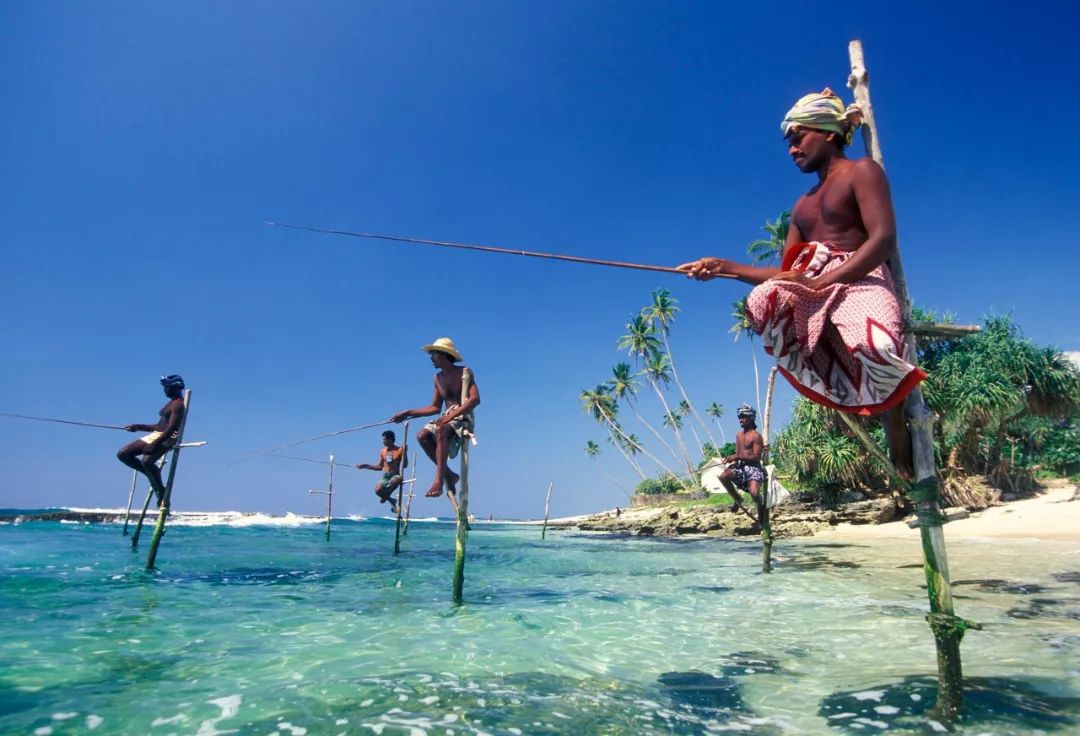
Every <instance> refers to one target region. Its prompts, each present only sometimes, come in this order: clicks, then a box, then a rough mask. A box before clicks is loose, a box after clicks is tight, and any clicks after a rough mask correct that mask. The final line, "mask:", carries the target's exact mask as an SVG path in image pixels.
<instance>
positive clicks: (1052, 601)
mask: <svg viewBox="0 0 1080 736" xmlns="http://www.w3.org/2000/svg"><path fill="white" fill-rule="evenodd" d="M1077 603H1078V602H1077V600H1076V599H1065V600H1058V599H1056V598H1031V599H1030V600H1026V601H1024V605H1022V606H1015V607H1013V608H1010V609H1009V610H1008V611H1006V612H1005V615H1006V616H1008V617H1009V618H1019V619H1034V618H1064V619H1068V620H1070V621H1080V606H1077V605H1076V604H1077ZM1063 606H1074V607H1072V608H1067V609H1065V610H1062V607H1063Z"/></svg>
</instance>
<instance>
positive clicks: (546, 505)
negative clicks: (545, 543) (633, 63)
mask: <svg viewBox="0 0 1080 736" xmlns="http://www.w3.org/2000/svg"><path fill="white" fill-rule="evenodd" d="M552 485H553V484H552V483H548V492H547V499H546V500H545V501H544V527H543V528H542V529H541V530H540V538H541V539H544V538H546V537H547V522H548V514H549V512H550V511H551V486H552Z"/></svg>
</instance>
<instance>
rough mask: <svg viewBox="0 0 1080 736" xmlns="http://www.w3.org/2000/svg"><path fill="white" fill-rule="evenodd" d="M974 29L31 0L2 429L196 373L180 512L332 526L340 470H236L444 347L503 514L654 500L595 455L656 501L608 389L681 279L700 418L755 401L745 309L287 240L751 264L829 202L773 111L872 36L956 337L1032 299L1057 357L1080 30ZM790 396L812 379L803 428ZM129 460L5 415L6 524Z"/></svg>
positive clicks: (108, 403)
mask: <svg viewBox="0 0 1080 736" xmlns="http://www.w3.org/2000/svg"><path fill="white" fill-rule="evenodd" d="M975 8H976V6H973V5H970V4H967V3H921V2H916V3H905V4H903V7H887V6H885V5H883V4H879V5H878V6H877V7H872V6H866V7H862V8H859V9H858V10H857V11H856V9H855V8H854V7H853V6H836V7H835V8H833V9H831V10H829V11H827V12H825V11H821V10H814V9H813V8H812V7H811V6H809V5H807V4H803V3H752V4H747V3H740V4H724V3H719V2H708V3H690V2H686V3H676V4H669V3H659V2H652V3H648V2H630V1H620V2H590V3H576V2H543V3H541V2H455V3H449V2H382V3H371V2H368V3H353V2H341V3H331V2H321V3H285V2H278V3H275V2H258V3H255V2H232V3H224V4H222V3H208V2H194V3H185V4H181V5H177V4H167V3H134V2H127V3H120V2H99V3H79V4H75V3H54V2H34V3H16V2H5V3H2V4H0V88H2V90H3V98H4V112H3V114H2V115H0V155H2V160H3V162H4V165H3V167H2V168H0V202H2V203H3V206H0V226H2V232H3V239H4V244H5V246H4V248H3V250H2V252H0V314H2V315H3V321H2V323H0V354H2V355H3V360H2V362H0V411H6V412H15V413H22V414H35V415H43V416H51V417H59V418H67V419H79V420H85V421H92V422H103V423H110V424H112V423H116V424H124V423H128V422H150V421H152V420H153V419H154V417H155V416H156V412H157V410H158V408H159V407H160V405H161V403H162V396H161V393H160V389H159V387H158V385H157V378H158V376H160V375H161V374H163V373H173V372H176V373H181V374H183V375H184V377H185V378H186V379H187V380H188V383H189V386H190V387H191V388H193V389H194V399H193V406H192V415H191V421H190V424H189V430H188V437H189V439H205V440H208V441H209V442H210V444H209V445H208V446H207V447H205V448H203V449H200V450H195V451H191V452H189V453H187V454H186V455H185V456H184V458H183V461H182V465H181V469H180V475H179V481H178V486H177V490H176V494H177V496H176V503H177V506H178V507H179V508H183V509H208V510H213V509H220V510H224V509H239V510H263V511H270V512H284V511H294V512H300V513H304V512H309V513H318V511H319V504H320V501H318V500H316V499H314V498H311V497H309V496H308V495H307V493H306V490H307V489H308V488H315V487H319V486H320V484H322V483H323V482H324V474H323V471H322V469H320V468H319V467H318V466H316V465H310V464H307V463H295V462H289V461H285V460H272V459H258V460H251V461H248V462H244V463H239V464H230V463H232V461H234V460H235V459H237V458H239V457H242V456H244V455H246V454H248V453H250V452H252V451H254V450H258V449H261V448H264V447H269V446H272V445H277V444H281V443H284V442H289V441H292V440H296V439H300V438H302V437H307V436H311V435H315V434H318V433H321V432H329V431H333V430H336V429H341V428H344V427H349V426H353V425H356V424H361V423H365V422H369V421H376V420H379V419H382V418H384V417H386V416H388V415H389V414H391V413H392V412H394V411H397V410H399V409H403V408H407V407H414V406H419V405H423V404H425V403H426V402H427V400H428V399H429V398H430V395H431V373H432V371H431V367H430V364H429V362H428V360H427V358H426V356H425V355H424V354H423V353H421V352H420V351H419V346H420V345H421V344H423V343H425V342H429V341H430V340H433V339H434V338H435V337H438V336H441V335H450V336H452V337H453V338H454V340H455V341H457V344H458V346H459V347H460V349H461V350H462V352H463V353H464V355H465V358H466V361H467V363H468V364H469V365H471V366H472V367H473V368H474V370H475V372H476V376H477V380H478V383H479V386H480V389H481V393H482V397H483V405H482V407H481V408H480V410H479V412H478V434H479V436H480V445H479V446H478V447H477V448H476V451H475V454H474V463H473V483H472V486H473V493H472V496H473V501H472V507H473V509H474V510H475V512H476V513H478V514H480V515H484V516H486V515H487V514H488V513H494V514H495V515H496V516H514V517H528V516H540V515H542V514H543V498H544V495H545V491H546V488H547V484H548V482H549V481H550V482H553V483H554V487H555V490H554V492H553V495H552V506H553V513H555V514H571V513H581V512H587V511H591V510H597V509H600V508H610V507H612V506H614V505H616V504H621V505H625V504H626V498H625V496H623V495H622V493H621V492H620V491H619V489H618V488H616V487H615V486H614V485H612V484H611V483H609V482H608V481H607V480H605V478H604V476H603V475H602V474H601V473H600V472H599V470H598V468H596V467H595V463H592V462H590V461H589V460H587V459H586V457H585V455H584V453H583V446H584V444H585V441H586V439H589V438H591V439H594V440H596V441H598V442H601V444H602V445H603V447H604V452H603V454H602V456H601V458H600V463H601V464H602V465H603V467H604V469H605V470H606V471H607V472H608V473H610V474H611V475H613V476H614V477H616V478H617V479H618V480H620V481H621V482H622V483H623V484H624V485H626V486H628V487H630V486H632V484H633V482H634V477H633V475H632V473H631V472H630V471H629V469H628V468H627V467H626V465H625V463H624V462H623V461H622V460H621V459H620V458H618V456H617V455H616V453H615V452H614V450H613V449H612V448H609V447H607V445H606V444H604V443H603V442H602V439H603V433H602V432H601V430H600V429H599V428H598V427H597V426H596V425H595V424H593V423H592V422H591V420H589V419H587V418H586V417H585V416H584V415H583V414H582V413H581V412H580V411H579V408H578V402H577V397H578V394H579V392H580V391H581V389H583V388H591V387H593V386H594V385H595V384H597V383H598V382H600V381H602V380H603V379H605V378H606V376H607V375H608V373H609V372H610V368H611V366H612V365H613V364H614V363H615V362H617V361H619V360H620V359H621V358H620V355H619V353H618V352H617V351H616V349H615V343H616V339H617V338H618V336H619V335H620V334H621V333H622V327H623V325H624V323H625V322H626V321H627V320H628V319H629V317H630V316H631V315H632V313H634V312H636V311H637V310H638V309H639V308H640V307H641V306H642V305H643V304H644V303H645V302H646V301H647V300H648V298H649V292H650V291H651V290H653V289H655V288H658V287H663V288H667V289H669V290H670V291H671V292H672V294H673V295H674V296H675V297H676V298H677V299H678V300H679V302H680V306H681V307H682V312H681V314H680V315H679V317H678V320H677V321H676V323H675V325H674V331H673V335H672V339H673V348H674V352H675V357H676V359H677V364H678V366H679V369H680V372H681V374H682V376H683V379H684V383H686V385H687V388H688V390H689V392H690V395H691V397H692V398H694V399H695V401H696V402H697V403H699V404H701V405H702V407H703V406H704V405H706V404H708V403H709V402H710V401H719V402H721V403H723V404H724V405H726V406H727V407H728V409H729V412H730V410H731V409H732V408H733V407H734V406H736V405H738V404H739V403H741V402H743V401H748V400H752V398H753V392H754V376H753V368H752V364H751V355H750V350H751V348H750V346H749V345H748V344H747V343H746V342H745V341H740V342H739V343H737V344H733V342H732V339H731V336H730V335H729V334H728V332H727V329H728V326H729V325H730V324H731V319H730V316H729V315H730V311H731V302H733V301H734V300H736V299H737V298H739V297H740V296H741V295H742V294H743V293H744V287H742V286H740V285H737V284H732V283H728V282H713V283H709V284H698V283H693V282H689V281H685V280H683V279H681V278H678V277H675V276H668V275H665V274H656V273H652V274H650V273H638V272H631V271H617V270H611V269H602V268H594V267H584V266H576V265H569V264H558V263H550V262H542V261H535V260H531V259H523V258H512V257H504V256H494V255H477V254H462V253H457V252H452V251H444V250H435V249H426V248H419V247H414V246H403V245H394V244H389V243H379V242H365V241H359V240H353V239H345V238H333V237H328V236H317V235H312V234H305V233H297V232H290V231H284V230H280V229H273V228H269V227H267V226H265V225H264V224H263V223H264V221H265V220H270V219H273V220H278V221H282V222H294V223H299V224H311V225H319V226H324V227H332V228H343V229H352V230H367V231H374V232H388V233H397V234H403V235H410V236H417V237H429V238H437V239H446V240H460V241H467V242H479V243H490V244H496V245H506V246H517V247H521V248H529V249H537V250H555V251H560V252H566V253H573V254H578V255H589V256H594V257H600V258H611V259H620V260H628V261H640V262H647V263H659V264H667V265H676V264H678V263H681V262H684V261H687V260H691V259H693V258H695V257H698V256H700V255H706V254H709V255H717V256H726V257H732V258H738V257H743V254H744V252H745V246H746V243H747V242H749V241H750V240H752V239H754V238H755V237H757V236H758V235H759V230H758V228H759V227H760V225H761V224H762V223H763V222H764V221H765V220H766V219H767V218H771V217H773V216H775V214H776V213H777V212H778V211H780V210H781V209H784V208H786V207H789V206H790V205H791V204H792V203H793V202H794V200H795V198H796V197H797V196H798V195H799V194H801V193H802V192H803V191H805V190H806V189H807V188H808V187H809V186H810V185H811V184H812V180H811V179H810V178H808V177H806V176H803V175H801V174H799V173H798V172H797V170H796V169H795V168H794V167H793V166H792V165H791V162H790V161H789V159H788V158H787V156H786V152H785V148H784V145H783V142H782V140H781V138H780V134H779V127H778V126H779V120H780V118H781V117H782V115H783V113H784V111H785V110H786V109H787V108H788V107H789V106H790V104H791V103H792V102H793V101H794V100H795V99H796V98H797V97H799V96H800V95H802V94H804V93H806V92H810V91H817V90H819V89H820V88H822V87H824V86H831V87H832V88H833V89H835V90H838V91H839V90H843V89H844V83H845V80H846V75H847V69H848V61H847V42H848V40H849V39H851V38H856V37H858V38H861V39H862V40H863V42H864V44H865V47H866V53H867V62H868V66H869V68H870V70H871V75H872V91H873V96H874V103H875V111H876V114H877V117H878V122H879V126H880V130H881V136H882V144H883V147H884V151H885V157H886V165H887V167H888V171H889V175H890V178H891V181H892V186H893V193H894V199H895V204H896V208H897V213H898V220H899V228H900V241H901V248H902V253H903V256H904V261H905V266H906V269H907V272H908V277H909V281H910V284H911V289H912V292H913V295H914V297H915V299H916V301H917V302H918V303H919V304H921V305H923V306H926V307H932V308H936V309H938V310H941V311H945V310H947V311H951V312H954V313H955V314H956V316H957V318H958V320H960V321H963V322H970V321H978V320H979V319H980V318H981V317H982V316H983V315H985V314H990V313H995V314H1000V313H1006V312H1009V313H1012V314H1013V315H1014V316H1015V318H1016V319H1017V320H1018V322H1019V323H1020V324H1021V326H1022V327H1023V329H1024V330H1025V332H1026V334H1027V335H1028V336H1030V337H1031V338H1032V339H1033V340H1035V341H1036V342H1038V343H1040V344H1052V345H1055V346H1058V347H1060V348H1062V349H1066V350H1076V349H1080V326H1078V324H1080V323H1078V321H1077V319H1076V317H1075V313H1076V306H1075V305H1076V299H1075V288H1076V286H1075V284H1076V276H1077V269H1076V267H1075V262H1074V260H1073V258H1074V257H1075V253H1076V246H1077V243H1076V236H1075V234H1074V233H1075V223H1074V220H1075V217H1074V213H1075V212H1076V201H1077V197H1078V194H1080V192H1078V188H1080V187H1078V184H1077V182H1078V181H1080V178H1078V177H1077V174H1076V171H1077V164H1078V155H1077V150H1078V149H1077V147H1076V145H1075V144H1074V143H1072V142H1071V141H1072V139H1073V131H1074V130H1076V129H1077V127H1078V123H1080V114H1078V107H1077V104H1076V99H1075V94H1074V93H1073V92H1072V90H1073V89H1074V88H1075V80H1076V78H1077V76H1078V72H1080V64H1078V62H1077V60H1076V56H1075V54H1073V53H1072V48H1073V45H1074V39H1073V35H1074V34H1073V30H1074V29H1075V28H1076V27H1077V20H1078V17H1077V16H1078V14H1080V11H1078V10H1077V9H1076V6H1075V4H1073V3H1067V2H1060V3H1049V2H1047V3H1043V2H1035V3H1029V4H1027V5H1025V12H1024V13H1018V12H1016V10H1015V8H1010V7H1007V6H1005V5H982V6H978V9H977V10H975ZM845 96H847V92H846V90H845ZM855 150H861V146H859V145H857V146H856V149H855ZM759 358H760V359H761V361H762V365H763V366H764V365H765V356H764V355H763V354H761V355H759ZM792 400H793V392H792V391H791V390H790V388H788V387H786V386H785V387H783V388H782V389H781V390H780V392H779V394H778V398H777V413H778V418H779V419H781V420H784V419H786V417H787V416H788V414H789V405H790V403H791V401H792ZM642 411H643V412H644V413H645V414H646V415H647V416H648V417H651V418H653V419H655V420H656V421H657V423H658V421H659V418H660V416H661V412H662V410H661V409H660V407H659V406H658V405H656V404H655V403H649V401H648V400H647V399H643V404H642ZM628 422H629V423H630V424H631V426H633V423H632V420H630V419H628ZM728 425H729V426H727V427H726V429H727V432H728V434H729V435H730V434H731V432H732V431H733V429H735V426H734V420H733V418H729V421H728ZM415 429H416V427H415V426H414V430H415ZM635 431H638V433H639V434H644V431H643V430H641V429H640V428H636V427H635ZM128 439H130V437H129V436H128V435H126V434H123V433H120V432H110V431H106V430H92V429H80V428H74V427H67V426H62V425H55V424H39V423H33V422H26V421H16V420H11V419H4V418H0V442H2V443H3V450H2V457H3V466H4V472H3V475H2V478H0V506H16V507H37V506H43V505H79V506H117V505H120V504H122V503H123V502H124V500H125V499H126V492H127V486H128V483H129V481H130V475H129V474H128V472H127V470H126V469H125V468H123V467H122V466H121V465H120V464H119V463H118V462H117V461H116V460H115V458H114V457H113V454H114V452H115V449H116V448H117V447H119V446H120V445H121V444H123V443H124V442H126V441H127V440H128ZM378 447H379V438H378V431H377V430H373V431H371V432H367V433H358V434H354V435H349V436H347V437H344V438H335V439H334V440H333V441H326V442H319V443H313V444H311V445H309V446H306V447H301V448H297V449H296V450H295V451H294V452H296V453H297V454H303V455H305V456H308V457H325V455H326V454H327V453H329V452H330V451H331V450H332V451H334V452H335V453H336V454H337V456H338V458H339V459H343V460H346V461H352V462H370V461H371V460H372V459H374V458H375V456H376V453H377V449H378ZM419 467H420V470H421V475H420V480H421V482H423V483H424V487H426V483H428V482H430V478H431V469H430V465H429V464H427V461H426V460H423V461H422V463H421V465H420V466H419ZM375 479H376V475H375V474H373V473H369V472H365V473H360V472H356V473H347V474H339V476H338V483H337V490H339V491H341V492H342V494H343V495H342V496H339V497H338V500H337V502H336V504H335V505H336V508H337V509H339V510H340V511H341V512H342V513H364V514H372V513H376V512H379V511H380V510H382V509H385V507H379V506H378V504H377V503H375V502H374V496H373V494H372V492H371V486H372V485H373V483H374V481H375ZM415 512H416V513H418V514H420V515H430V514H445V512H446V507H445V501H438V502H435V501H421V502H418V506H416V507H415Z"/></svg>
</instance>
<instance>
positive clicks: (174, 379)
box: [116, 374, 184, 507]
mask: <svg viewBox="0 0 1080 736" xmlns="http://www.w3.org/2000/svg"><path fill="white" fill-rule="evenodd" d="M161 387H162V388H163V389H164V390H165V395H166V396H168V397H169V402H168V403H167V404H165V406H163V407H162V408H161V411H160V412H158V417H159V418H158V421H157V424H129V425H127V426H126V427H124V429H126V430H127V431H128V432H149V433H150V434H148V435H145V436H143V437H140V438H139V439H137V440H135V441H134V442H132V443H130V444H127V445H124V446H123V447H121V448H120V449H119V450H118V451H117V452H116V457H117V458H119V459H120V462H122V463H123V464H124V465H127V466H128V467H129V468H134V469H135V470H138V471H139V472H140V473H143V474H144V475H146V477H147V478H148V479H149V480H150V487H151V488H153V489H154V494H155V495H156V496H157V505H158V506H159V507H160V506H161V503H162V501H163V500H164V499H165V484H164V483H163V482H162V480H161V470H160V469H159V468H158V465H157V461H158V460H159V459H160V458H161V456H162V455H164V454H165V453H166V452H168V451H169V450H171V449H172V448H173V447H174V446H175V445H176V438H177V433H178V432H179V430H180V422H182V421H183V419H184V379H183V378H181V377H180V376H177V375H175V374H174V375H170V376H162V378H161Z"/></svg>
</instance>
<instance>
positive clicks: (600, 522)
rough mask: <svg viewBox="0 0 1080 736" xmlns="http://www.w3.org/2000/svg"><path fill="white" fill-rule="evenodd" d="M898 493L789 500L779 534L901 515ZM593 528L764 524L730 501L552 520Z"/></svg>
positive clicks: (663, 530)
mask: <svg viewBox="0 0 1080 736" xmlns="http://www.w3.org/2000/svg"><path fill="white" fill-rule="evenodd" d="M900 515H901V514H900V512H899V511H898V510H897V508H896V505H895V503H894V502H893V499H892V498H874V499H868V500H864V501H856V502H854V503H847V504H844V505H842V506H837V507H835V508H824V507H821V506H818V505H816V504H809V503H798V502H795V503H787V504H784V505H783V506H780V507H778V508H776V509H774V510H773V519H772V526H773V534H774V535H775V536H776V537H777V538H778V539H782V538H785V537H805V536H812V535H814V534H816V533H818V532H820V531H824V530H826V529H830V528H832V527H835V526H836V525H838V524H885V523H888V522H890V521H896V520H897V519H899V518H900ZM552 526H560V527H562V528H571V529H578V530H580V531H590V532H615V533H621V534H634V535H638V536H658V537H677V536H683V535H690V534H697V535H707V536H713V537H745V536H756V535H758V534H759V533H760V532H761V528H760V527H759V526H758V525H757V524H756V523H755V522H754V521H753V520H752V519H750V518H749V516H747V515H746V514H744V513H736V512H733V511H731V510H730V509H728V508H727V507H726V506H696V507H690V508H684V507H679V506H659V507H645V508H635V509H629V510H627V511H624V512H622V513H621V514H620V515H618V516H616V515H615V513H614V512H605V513H602V514H595V515H593V516H589V517H586V518H584V519H578V520H574V521H567V522H563V523H557V524H552Z"/></svg>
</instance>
